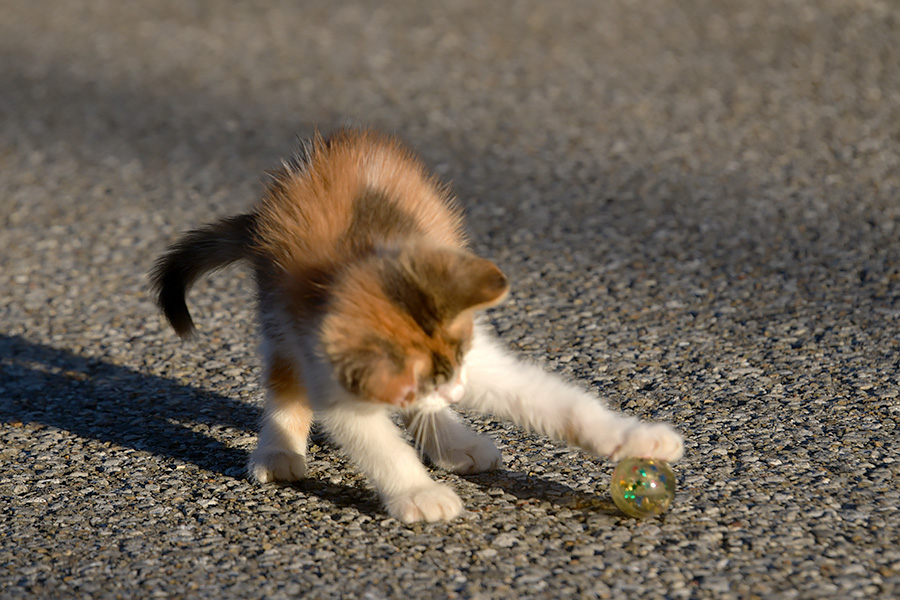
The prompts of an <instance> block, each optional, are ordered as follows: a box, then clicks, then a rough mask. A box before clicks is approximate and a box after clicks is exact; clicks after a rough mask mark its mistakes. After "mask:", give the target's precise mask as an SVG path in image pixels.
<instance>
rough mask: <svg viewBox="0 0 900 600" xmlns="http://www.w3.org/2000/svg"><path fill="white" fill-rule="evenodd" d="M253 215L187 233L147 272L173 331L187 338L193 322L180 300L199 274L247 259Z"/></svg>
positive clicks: (251, 236)
mask: <svg viewBox="0 0 900 600" xmlns="http://www.w3.org/2000/svg"><path fill="white" fill-rule="evenodd" d="M253 229H254V217H253V215H238V216H236V217H230V218H227V219H222V220H221V221H219V222H218V223H213V224H212V225H207V226H205V227H201V228H199V229H194V230H193V231H189V232H187V233H186V234H185V235H184V236H183V237H182V238H181V239H180V240H178V241H177V242H175V243H174V244H172V245H171V246H169V248H168V250H166V253H165V254H163V255H162V256H161V257H160V258H159V260H157V261H156V265H155V266H154V267H153V270H152V271H151V272H150V282H151V285H152V286H153V291H154V292H155V293H156V294H157V303H158V304H159V307H160V308H161V309H162V311H163V313H165V315H166V318H167V319H168V320H169V323H171V324H172V327H173V328H174V329H175V332H176V333H177V334H178V335H180V336H181V337H188V336H190V335H191V333H193V331H194V321H193V319H191V314H190V312H188V308H187V304H186V303H185V301H184V298H185V294H187V291H188V290H189V289H190V287H191V286H192V285H193V284H194V282H196V281H197V280H198V279H199V278H200V277H201V276H202V275H204V274H205V273H208V272H209V271H214V270H216V269H221V268H222V267H225V266H227V265H229V264H231V263H233V262H235V261H238V260H241V259H242V258H247V257H249V256H250V244H251V242H252V238H253Z"/></svg>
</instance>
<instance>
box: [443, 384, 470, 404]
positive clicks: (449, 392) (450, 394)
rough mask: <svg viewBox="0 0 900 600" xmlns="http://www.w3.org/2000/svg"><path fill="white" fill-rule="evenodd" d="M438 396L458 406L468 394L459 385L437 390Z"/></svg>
mask: <svg viewBox="0 0 900 600" xmlns="http://www.w3.org/2000/svg"><path fill="white" fill-rule="evenodd" d="M437 393H438V395H439V396H440V397H441V398H442V399H443V400H444V401H446V402H447V403H448V404H456V403H457V402H459V401H460V400H462V399H463V396H464V395H465V393H466V390H465V388H463V386H462V385H461V384H459V383H456V384H453V385H447V386H441V387H439V388H438V389H437Z"/></svg>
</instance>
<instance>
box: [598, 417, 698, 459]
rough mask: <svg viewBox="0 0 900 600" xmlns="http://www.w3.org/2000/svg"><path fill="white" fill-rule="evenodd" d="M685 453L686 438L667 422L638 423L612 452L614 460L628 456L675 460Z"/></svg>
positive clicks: (626, 433)
mask: <svg viewBox="0 0 900 600" xmlns="http://www.w3.org/2000/svg"><path fill="white" fill-rule="evenodd" d="M683 454H684V440H683V439H682V437H681V434H679V433H678V432H677V431H675V430H674V429H672V427H671V426H669V425H666V424H665V423H637V424H636V425H634V427H632V428H631V429H629V430H628V431H626V432H625V436H624V439H623V440H622V443H621V444H620V445H619V447H618V448H616V451H615V452H614V453H613V454H612V456H611V458H612V459H613V460H620V459H622V458H626V457H628V456H637V457H640V458H658V459H660V460H665V461H669V462H674V461H676V460H678V459H679V458H681V456H682V455H683Z"/></svg>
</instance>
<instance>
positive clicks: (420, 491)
mask: <svg viewBox="0 0 900 600" xmlns="http://www.w3.org/2000/svg"><path fill="white" fill-rule="evenodd" d="M385 507H386V508H387V511H388V513H390V515H391V516H392V517H394V518H395V519H398V520H400V521H403V522H404V523H414V522H416V521H428V522H434V521H449V520H451V519H453V518H455V517H458V516H459V515H460V514H461V513H462V510H463V504H462V500H460V499H459V496H457V495H456V492H454V491H453V490H451V489H450V488H449V487H447V486H446V485H443V484H440V483H434V482H432V483H431V484H429V485H427V486H426V487H420V488H415V489H413V490H410V491H408V492H404V493H402V494H397V495H395V496H393V497H391V498H388V499H386V501H385Z"/></svg>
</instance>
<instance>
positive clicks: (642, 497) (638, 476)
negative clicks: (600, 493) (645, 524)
mask: <svg viewBox="0 0 900 600" xmlns="http://www.w3.org/2000/svg"><path fill="white" fill-rule="evenodd" d="M609 487H610V490H609V491H610V493H611V494H612V497H613V501H614V502H615V503H616V506H618V507H619V510H621V511H622V512H623V513H625V514H626V515H628V516H631V517H635V518H638V519H643V518H645V517H654V516H656V515H661V514H662V513H664V512H666V510H668V508H669V506H670V505H671V504H672V500H674V499H675V474H674V473H673V472H672V467H670V466H669V464H668V463H667V462H666V461H664V460H658V459H655V458H626V459H624V460H622V461H620V462H619V464H617V465H616V469H615V471H613V475H612V481H611V482H610V486H609Z"/></svg>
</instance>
